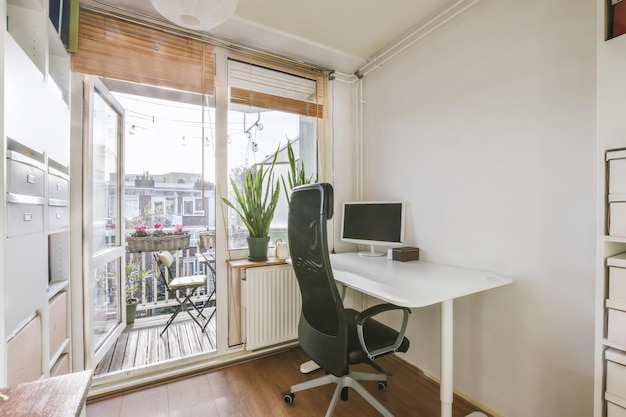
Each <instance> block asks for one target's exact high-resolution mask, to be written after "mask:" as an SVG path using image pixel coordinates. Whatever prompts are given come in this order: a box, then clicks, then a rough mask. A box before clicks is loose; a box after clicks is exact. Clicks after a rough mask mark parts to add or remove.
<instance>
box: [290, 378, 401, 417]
mask: <svg viewBox="0 0 626 417" xmlns="http://www.w3.org/2000/svg"><path fill="white" fill-rule="evenodd" d="M358 381H377V383H376V387H378V389H379V390H381V391H384V390H386V389H387V375H385V374H379V373H371V372H350V373H349V374H348V375H344V376H341V377H339V376H335V375H332V374H328V375H324V376H322V377H319V378H315V379H312V380H310V381H305V382H301V383H299V384H296V385H292V386H291V389H290V390H289V392H286V393H285V394H284V395H283V400H284V401H285V403H287V404H292V403H293V401H294V398H295V394H296V392H299V391H304V390H307V389H310V388H316V387H321V386H323V385H328V384H337V387H336V388H335V392H334V393H333V397H332V399H331V400H330V405H329V406H328V410H327V411H326V417H330V416H331V415H332V414H333V411H334V410H335V407H336V406H337V402H338V401H339V398H340V397H341V399H342V400H347V395H346V391H345V390H346V389H347V388H352V389H354V390H355V391H356V392H358V393H359V394H360V395H361V396H362V397H363V398H364V399H365V400H366V401H367V402H368V403H370V405H372V407H374V408H375V409H376V410H377V411H378V412H379V413H380V414H381V415H383V416H385V417H393V414H391V413H390V412H389V410H387V409H386V408H385V406H383V405H382V404H381V403H380V401H378V400H377V399H376V397H374V396H373V395H372V394H370V393H369V391H367V390H366V389H365V388H364V387H363V385H361V384H360V383H359V382H358Z"/></svg>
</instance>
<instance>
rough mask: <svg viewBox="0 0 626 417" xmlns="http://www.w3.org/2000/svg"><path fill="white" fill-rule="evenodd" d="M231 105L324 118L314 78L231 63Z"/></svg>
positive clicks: (229, 64) (229, 68)
mask: <svg viewBox="0 0 626 417" xmlns="http://www.w3.org/2000/svg"><path fill="white" fill-rule="evenodd" d="M228 74H229V80H228V84H229V85H230V102H231V103H233V104H242V105H248V106H252V107H257V108H263V109H272V110H280V111H285V112H290V113H296V114H300V115H303V116H310V117H318V118H322V116H323V106H322V104H319V102H318V100H321V97H320V91H319V90H320V89H319V88H318V82H317V81H316V80H314V79H310V78H305V77H302V76H298V75H293V74H289V73H285V72H282V71H277V70H274V69H270V68H265V67H262V66H259V65H252V64H248V63H244V62H239V61H235V60H230V61H229V63H228Z"/></svg>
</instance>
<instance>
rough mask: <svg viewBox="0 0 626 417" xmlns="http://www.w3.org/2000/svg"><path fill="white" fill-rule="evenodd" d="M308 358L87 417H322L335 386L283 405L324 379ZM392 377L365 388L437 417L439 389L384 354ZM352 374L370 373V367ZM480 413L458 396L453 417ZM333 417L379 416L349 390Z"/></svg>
mask: <svg viewBox="0 0 626 417" xmlns="http://www.w3.org/2000/svg"><path fill="white" fill-rule="evenodd" d="M308 359H309V358H308V357H307V356H306V355H305V354H304V352H303V351H302V350H301V349H300V348H293V349H290V350H286V351H282V352H279V353H277V354H274V355H271V356H266V357H262V358H259V359H255V360H251V361H248V362H244V363H240V364H237V365H232V366H227V367H223V368H220V369H216V370H213V371H210V372H206V373H202V374H198V375H196V376H192V377H188V378H184V379H179V380H176V381H172V380H169V381H168V382H167V383H166V384H161V385H156V386H153V387H151V388H147V389H144V390H140V391H136V392H132V393H129V392H128V390H127V391H126V392H124V394H123V395H120V396H116V397H112V398H108V399H106V400H102V401H99V402H95V403H90V404H88V405H87V415H88V416H97V417H119V416H133V417H155V416H159V417H175V416H219V417H242V416H245V417H313V416H323V415H324V414H325V413H326V409H327V408H328V405H329V404H330V399H331V397H332V395H333V390H334V388H335V387H334V385H327V386H324V387H318V388H313V389H310V390H307V391H302V392H298V393H296V397H295V401H294V403H293V404H292V405H287V404H285V403H284V402H283V393H285V392H286V391H288V390H289V387H290V386H291V385H292V384H296V383H298V382H302V381H306V380H309V379H312V378H316V377H319V376H321V375H324V371H321V370H318V371H315V372H313V373H311V374H309V375H304V374H301V373H300V372H299V368H300V364H301V363H302V362H304V361H306V360H308ZM376 362H377V363H379V364H380V365H381V366H382V367H383V368H385V369H386V370H388V371H391V372H392V373H393V376H391V377H389V386H388V388H387V390H386V391H379V390H378V389H377V388H376V384H375V382H373V381H369V382H368V381H365V382H363V386H364V387H365V389H367V390H368V391H369V392H371V393H372V395H374V396H375V397H376V398H377V399H378V400H380V401H381V402H382V403H383V404H384V405H385V407H387V408H388V409H389V411H391V412H392V413H393V415H394V416H396V417H439V416H440V409H441V405H440V402H439V386H438V385H437V384H436V383H435V382H433V381H432V380H430V379H428V378H426V377H425V376H424V375H423V374H422V373H421V372H420V371H419V370H417V369H416V368H414V367H412V366H410V365H408V364H407V363H406V362H404V361H402V360H400V359H398V358H396V357H393V356H386V357H384V358H380V359H378V360H377V361H376ZM354 370H364V371H367V372H370V371H371V370H372V368H371V367H369V366H364V365H359V366H355V367H354ZM473 411H478V409H477V408H476V407H474V406H472V405H471V404H468V403H467V402H466V401H464V400H462V399H460V398H458V397H456V396H455V398H454V404H453V407H452V416H453V417H464V416H467V415H468V414H470V413H471V412H473ZM333 417H381V416H380V413H379V412H378V411H376V410H375V409H374V408H373V407H372V406H371V405H369V404H368V403H367V402H366V401H365V400H364V399H363V398H362V397H361V396H360V395H359V394H358V393H356V392H355V391H353V390H350V392H349V398H348V401H339V403H338V404H337V408H336V409H335V412H334V413H333Z"/></svg>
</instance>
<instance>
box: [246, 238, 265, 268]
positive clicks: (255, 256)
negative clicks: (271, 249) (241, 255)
mask: <svg viewBox="0 0 626 417" xmlns="http://www.w3.org/2000/svg"><path fill="white" fill-rule="evenodd" d="M269 243H270V237H269V236H267V237H250V236H248V252H249V255H248V260H250V261H253V262H262V261H267V247H268V246H269Z"/></svg>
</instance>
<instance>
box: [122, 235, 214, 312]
mask: <svg viewBox="0 0 626 417" xmlns="http://www.w3.org/2000/svg"><path fill="white" fill-rule="evenodd" d="M199 231H201V230H196V231H191V232H190V233H191V236H192V237H191V239H190V247H189V248H187V249H184V250H174V251H170V252H171V253H172V254H173V255H174V259H175V262H176V264H177V267H176V271H177V276H186V275H197V274H202V275H206V276H207V280H206V285H204V286H202V287H200V288H198V289H197V290H196V294H195V295H194V296H193V297H192V298H191V299H190V300H191V301H192V302H193V303H196V304H197V305H207V306H211V304H212V303H213V305H214V300H215V295H214V294H213V297H212V299H211V300H209V298H210V296H211V294H212V293H213V292H214V289H215V267H214V266H213V268H211V267H209V265H208V264H207V262H203V260H204V258H202V257H198V256H196V254H198V253H199V252H198V246H197V242H198V235H199ZM153 253H154V252H137V253H130V252H127V253H126V261H127V262H128V261H129V260H132V261H134V262H135V263H136V264H137V265H138V267H139V268H141V269H143V270H144V271H146V272H145V276H144V277H143V279H141V281H140V283H139V286H140V289H141V291H140V293H135V294H134V296H135V297H136V298H138V299H139V303H138V305H137V314H136V318H137V319H141V318H146V317H154V316H159V315H167V314H171V313H172V311H173V310H174V309H175V307H176V306H177V305H178V301H177V300H176V299H175V298H174V297H172V296H171V295H170V293H169V292H168V291H167V290H166V288H165V285H164V283H163V281H162V280H163V279H164V278H163V277H161V278H157V277H156V276H155V272H154V268H155V261H154V257H153ZM182 291H183V290H179V291H178V292H177V294H176V295H177V296H178V297H179V298H184V296H185V295H184V294H181V292H182Z"/></svg>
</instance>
